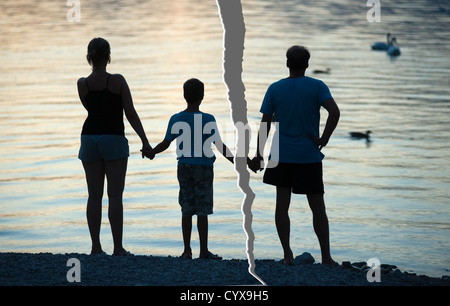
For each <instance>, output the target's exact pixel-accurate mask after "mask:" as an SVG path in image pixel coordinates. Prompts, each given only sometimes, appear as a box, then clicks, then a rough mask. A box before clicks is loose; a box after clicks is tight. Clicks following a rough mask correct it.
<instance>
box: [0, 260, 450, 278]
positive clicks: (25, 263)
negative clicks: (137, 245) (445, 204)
mask: <svg viewBox="0 0 450 306" xmlns="http://www.w3.org/2000/svg"><path fill="white" fill-rule="evenodd" d="M71 258H75V259H76V260H72V261H75V262H77V263H78V268H79V270H78V273H76V272H77V271H75V270H71V269H76V268H77V265H76V264H74V263H73V262H70V261H69V259H71ZM255 266H256V269H255V272H256V274H258V276H259V277H260V278H261V279H262V280H264V282H265V283H266V284H267V285H269V286H450V279H449V277H442V278H433V277H428V276H425V275H420V276H418V275H416V274H410V273H407V272H400V271H399V270H396V271H391V272H388V271H384V272H383V273H381V276H380V282H372V283H371V282H368V281H367V278H366V272H363V271H359V270H357V269H353V268H343V267H342V266H341V267H333V268H330V267H326V266H323V265H321V264H297V265H295V266H286V265H283V264H281V263H280V262H278V261H275V260H256V261H255ZM69 270H70V271H69ZM72 272H73V273H72ZM68 274H69V277H71V278H72V280H75V279H74V278H75V276H78V277H79V282H77V281H74V282H69V281H68ZM0 285H1V286H77V285H81V286H242V285H245V286H247V285H261V283H260V282H259V281H258V280H256V279H255V278H254V277H253V276H251V275H250V274H249V273H248V262H247V260H242V259H231V260H206V259H194V260H188V259H180V258H178V257H171V256H168V257H161V256H146V255H132V256H125V257H115V256H110V255H87V254H79V253H70V254H52V253H36V254H33V253H0Z"/></svg>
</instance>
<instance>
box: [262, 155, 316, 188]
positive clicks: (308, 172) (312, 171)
mask: <svg viewBox="0 0 450 306" xmlns="http://www.w3.org/2000/svg"><path fill="white" fill-rule="evenodd" d="M322 176H323V175H322V162H319V163H314V164H292V163H278V165H277V166H276V167H274V168H266V171H265V172H264V177H263V182H264V183H266V184H269V185H274V186H277V187H289V188H292V193H297V194H323V193H324V187H323V177H322Z"/></svg>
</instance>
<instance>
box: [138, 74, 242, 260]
mask: <svg viewBox="0 0 450 306" xmlns="http://www.w3.org/2000/svg"><path fill="white" fill-rule="evenodd" d="M183 91H184V98H185V100H186V102H187V107H186V109H185V110H183V111H181V112H179V113H177V114H174V115H173V116H172V117H171V118H170V120H169V124H168V127H167V131H166V135H165V137H164V139H163V141H161V142H160V143H159V144H158V145H157V146H156V147H155V148H154V149H152V150H145V151H143V152H142V153H143V155H145V156H146V157H148V158H150V159H153V158H154V157H155V155H156V154H158V153H161V152H163V151H165V150H166V149H167V148H168V147H169V146H170V143H171V142H172V141H173V140H175V139H176V140H177V159H178V167H177V178H178V182H179V185H180V191H179V196H178V202H179V204H180V206H181V214H182V218H181V227H182V233H183V243H184V251H183V253H182V254H181V257H182V258H188V259H192V250H191V232H192V216H193V215H197V229H198V234H199V240H200V255H199V258H209V259H219V260H220V259H222V257H220V256H218V255H215V254H213V253H211V252H210V251H209V250H208V215H210V214H212V213H213V177H214V172H213V164H214V161H215V159H216V157H215V156H214V153H213V151H212V148H211V145H212V144H214V145H215V146H216V147H217V149H218V150H219V152H220V153H221V154H222V155H223V156H224V157H225V158H226V159H228V160H229V161H230V162H231V163H234V157H233V154H232V153H231V152H230V150H229V149H228V147H227V146H226V145H225V144H224V143H223V142H222V140H221V137H220V134H219V130H218V129H217V124H216V120H215V118H214V116H213V115H211V114H208V113H203V112H201V111H200V104H201V103H202V100H203V97H204V84H203V83H202V82H201V81H200V80H198V79H194V78H193V79H189V80H187V81H186V82H185V83H184V85H183Z"/></svg>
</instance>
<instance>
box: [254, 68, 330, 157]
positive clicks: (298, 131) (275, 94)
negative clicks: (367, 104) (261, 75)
mask: <svg viewBox="0 0 450 306" xmlns="http://www.w3.org/2000/svg"><path fill="white" fill-rule="evenodd" d="M331 98H332V96H331V93H330V90H329V89H328V87H327V86H326V85H325V83H323V82H322V81H320V80H317V79H314V78H310V77H307V76H303V77H297V78H286V79H282V80H279V81H277V82H275V83H273V84H271V85H270V86H269V88H268V89H267V92H266V95H265V97H264V100H263V103H262V105H261V109H260V112H261V113H263V114H265V115H273V114H275V120H276V121H277V122H278V130H277V132H278V137H279V146H278V147H277V146H276V145H275V146H274V144H275V143H272V147H271V157H270V158H271V159H272V160H274V159H276V157H278V162H281V163H299V164H309V163H317V162H320V161H322V159H323V158H324V155H323V154H322V153H321V152H320V151H319V148H318V146H317V144H315V143H314V142H313V141H312V140H311V139H310V138H309V136H314V137H319V125H320V107H321V106H322V105H323V103H324V102H325V101H326V100H328V99H331ZM275 150H278V151H275ZM277 153H278V154H277Z"/></svg>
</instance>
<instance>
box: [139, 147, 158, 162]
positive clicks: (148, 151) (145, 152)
mask: <svg viewBox="0 0 450 306" xmlns="http://www.w3.org/2000/svg"><path fill="white" fill-rule="evenodd" d="M141 152H142V158H144V157H147V158H149V159H153V158H155V153H153V148H152V146H151V145H150V144H146V145H143V146H142V150H141Z"/></svg>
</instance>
